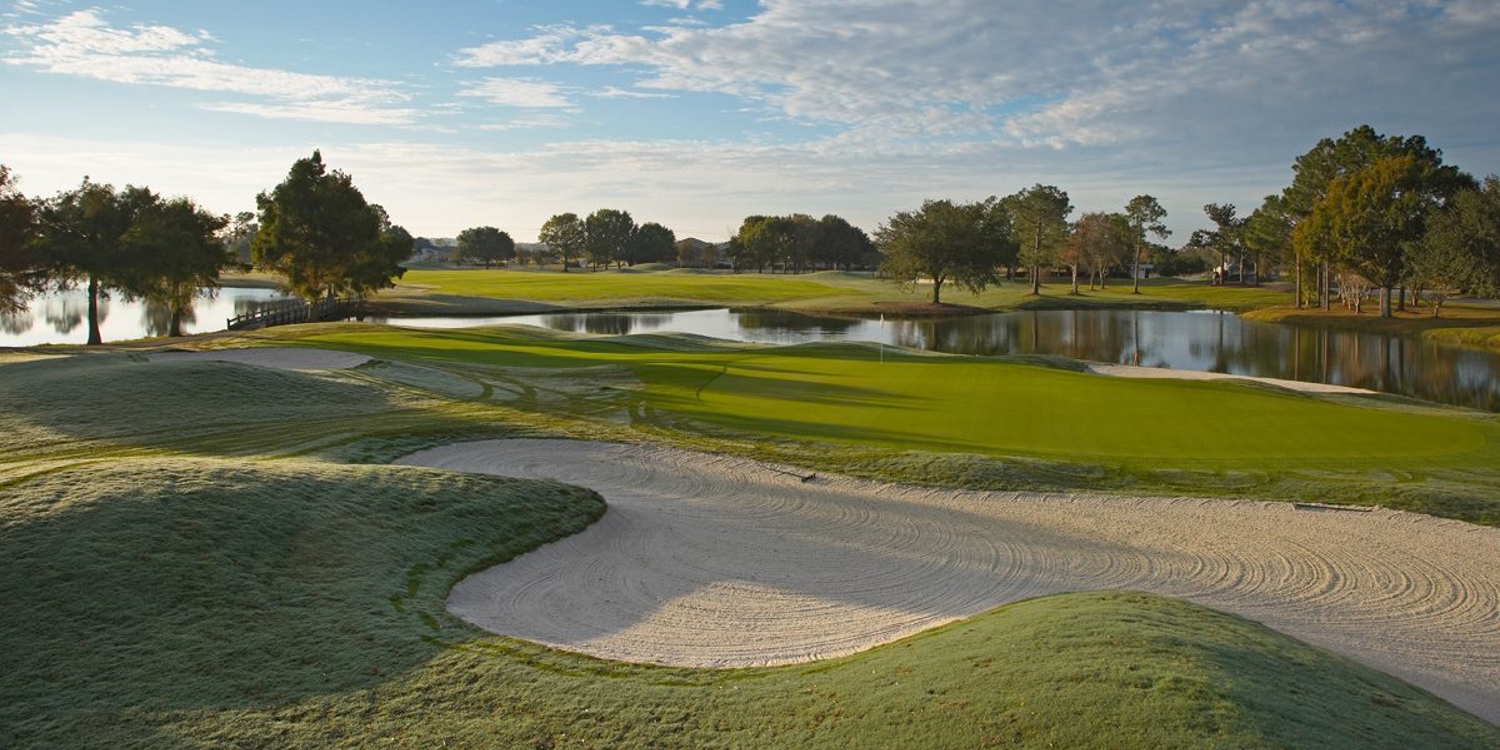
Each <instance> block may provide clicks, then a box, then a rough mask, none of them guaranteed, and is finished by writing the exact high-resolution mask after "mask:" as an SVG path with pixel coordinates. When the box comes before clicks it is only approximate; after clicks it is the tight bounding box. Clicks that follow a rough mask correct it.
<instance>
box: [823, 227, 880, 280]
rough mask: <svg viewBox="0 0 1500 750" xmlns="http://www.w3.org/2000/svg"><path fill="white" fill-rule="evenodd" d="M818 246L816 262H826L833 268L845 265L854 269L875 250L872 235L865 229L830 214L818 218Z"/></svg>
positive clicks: (846, 267)
mask: <svg viewBox="0 0 1500 750" xmlns="http://www.w3.org/2000/svg"><path fill="white" fill-rule="evenodd" d="M818 225H819V229H820V231H819V233H818V247H817V249H816V250H815V251H814V252H813V260H814V262H815V263H819V262H821V263H826V264H828V265H829V266H830V267H832V268H838V267H840V266H843V267H844V268H845V269H852V268H854V267H855V266H857V265H862V264H863V263H865V261H866V259H867V258H868V257H869V255H870V253H872V252H873V251H874V250H875V245H874V243H872V242H870V236H869V235H867V234H865V232H864V230H863V229H860V228H859V227H856V226H854V225H853V224H850V223H849V222H848V221H846V220H844V219H843V218H842V217H840V216H835V215H833V214H828V215H826V216H824V217H823V218H822V219H819V220H818Z"/></svg>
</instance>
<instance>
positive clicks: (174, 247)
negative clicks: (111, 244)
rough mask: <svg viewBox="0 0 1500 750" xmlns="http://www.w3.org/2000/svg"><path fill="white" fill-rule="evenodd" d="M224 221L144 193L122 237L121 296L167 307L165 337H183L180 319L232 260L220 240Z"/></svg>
mask: <svg viewBox="0 0 1500 750" xmlns="http://www.w3.org/2000/svg"><path fill="white" fill-rule="evenodd" d="M228 224H229V217H227V216H219V215H215V214H212V213H209V212H208V211H205V210H203V209H201V208H199V207H198V206H197V204H195V203H193V201H191V200H189V199H187V198H174V199H172V200H169V201H163V200H162V199H160V198H159V197H157V196H155V195H154V194H152V193H150V191H145V193H144V194H143V195H141V196H140V199H139V202H138V204H137V210H136V216H135V222H134V224H133V225H132V226H131V227H130V229H129V230H128V231H126V233H125V235H124V237H123V238H122V244H123V248H124V253H125V258H126V268H125V271H124V273H123V275H122V286H123V287H124V293H125V294H126V295H127V296H130V297H142V298H145V299H147V300H149V301H151V302H155V303H157V304H160V305H162V306H164V307H166V309H167V312H168V314H169V315H170V316H171V322H170V324H169V326H168V330H167V335H168V336H181V335H182V320H183V317H184V315H185V314H186V313H187V312H188V311H189V310H191V309H192V304H193V298H194V297H196V296H198V295H199V294H200V292H201V290H204V289H207V290H210V291H209V293H210V294H212V290H213V289H214V288H216V287H217V286H218V284H219V272H220V270H222V269H223V268H224V267H226V266H228V265H230V264H231V263H233V262H234V256H233V255H231V254H230V252H229V248H228V246H227V245H226V244H225V242H224V239H223V238H222V237H221V236H220V233H221V232H222V231H223V229H224V228H225V226H227V225H228Z"/></svg>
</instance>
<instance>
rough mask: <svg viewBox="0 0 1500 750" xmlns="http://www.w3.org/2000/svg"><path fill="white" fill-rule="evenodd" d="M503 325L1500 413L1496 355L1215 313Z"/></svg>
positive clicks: (693, 315)
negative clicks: (1081, 367)
mask: <svg viewBox="0 0 1500 750" xmlns="http://www.w3.org/2000/svg"><path fill="white" fill-rule="evenodd" d="M491 322H493V321H491ZM503 322H512V323H518V324H524V325H542V326H545V327H549V328H555V329H558V330H565V331H587V332H590V333H605V334H611V335H619V334H624V333H629V332H632V331H635V332H640V331H642V330H653V331H656V330H660V331H675V332H683V333H695V334H699V335H703V336H714V337H718V338H727V339H732V340H738V341H753V342H757V343H770V344H794V343H802V342H806V341H820V340H852V341H883V342H884V343H886V344H894V345H899V346H906V347H911V348H914V349H924V350H931V351H941V352H949V353H952V354H969V355H983V356H997V355H1026V354H1044V355H1056V356H1063V357H1070V358H1073V359H1080V360H1087V361H1093V362H1107V363H1118V364H1131V365H1142V366H1146V367H1165V368H1175V369H1181V370H1201V371H1208V372H1223V373H1230V374H1235V375H1248V376H1257V377H1270V378H1281V379H1285V380H1304V381H1311V382H1322V383H1332V384H1336V385H1348V386H1354V387H1358V388H1369V389H1371V390H1377V391H1385V392H1388V393H1398V394H1402V395H1407V396H1413V397H1416V398H1421V399H1425V400H1429V401H1438V402H1442V403H1449V404H1457V405H1461V406H1470V407H1476V408H1481V409H1487V410H1490V411H1500V377H1497V375H1500V356H1497V355H1495V354H1492V353H1489V352H1485V351H1474V350H1466V349H1458V348H1454V347H1445V346H1440V345H1437V344H1433V343H1430V342H1425V341H1422V340H1421V339H1416V338H1402V337H1397V336H1384V335H1378V334H1362V333H1348V332H1340V331H1328V330H1322V329H1314V328H1299V327H1295V326H1290V325H1277V324H1269V323H1255V322H1250V321H1245V320H1241V319H1240V318H1239V317H1237V316H1235V315H1232V314H1228V313H1218V312H1190V313H1183V312H1159V311H1151V310H1045V311H1028V312H1016V313H1002V314H995V315H975V316H964V317H957V318H936V319H932V318H921V319H911V320H895V319H887V320H886V321H885V323H884V325H882V324H881V323H879V322H878V321H874V320H865V319H859V318H829V317H816V316H807V315H798V314H796V313H789V312H784V311H779V310H770V311H732V310H696V311H691V312H682V313H661V312H656V313H580V314H549V315H542V316H522V317H517V318H510V319H506V320H505V321H503Z"/></svg>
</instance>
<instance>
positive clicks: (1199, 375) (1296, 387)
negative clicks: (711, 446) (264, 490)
mask: <svg viewBox="0 0 1500 750" xmlns="http://www.w3.org/2000/svg"><path fill="white" fill-rule="evenodd" d="M1089 372H1092V373H1095V374H1097V375H1109V376H1111V377H1116V378H1174V379H1177V380H1250V381H1254V382H1256V383H1265V384H1267V385H1274V386H1277V387H1280V388H1286V389H1289V390H1293V391H1304V392H1307V393H1375V391H1372V390H1370V389H1368V388H1354V387H1352V386H1347V385H1330V384H1328V383H1309V382H1307V381H1303V380H1283V379H1281V378H1261V377H1255V376H1253V375H1231V374H1229V373H1224V372H1202V371H1200V370H1173V369H1170V368H1166V367H1137V366H1135V365H1106V364H1099V363H1095V364H1090V365H1089Z"/></svg>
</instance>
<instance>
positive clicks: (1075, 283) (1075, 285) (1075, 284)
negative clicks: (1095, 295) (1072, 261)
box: [1068, 266, 1078, 294]
mask: <svg viewBox="0 0 1500 750" xmlns="http://www.w3.org/2000/svg"><path fill="white" fill-rule="evenodd" d="M1068 269H1069V270H1071V271H1072V272H1073V291H1072V294H1077V293H1078V266H1068Z"/></svg>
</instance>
